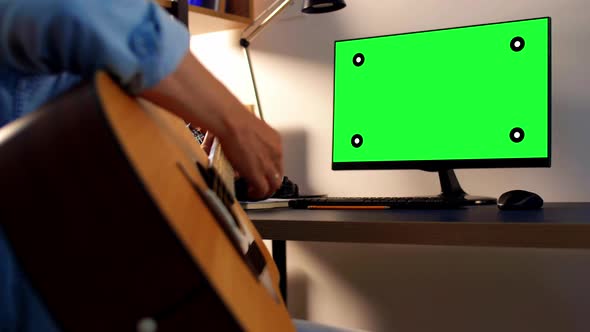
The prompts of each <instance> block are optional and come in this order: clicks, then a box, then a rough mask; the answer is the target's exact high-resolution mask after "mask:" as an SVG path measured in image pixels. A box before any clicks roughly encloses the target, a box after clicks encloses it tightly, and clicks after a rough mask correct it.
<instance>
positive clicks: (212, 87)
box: [141, 52, 283, 199]
mask: <svg viewBox="0 0 590 332" xmlns="http://www.w3.org/2000/svg"><path fill="white" fill-rule="evenodd" d="M141 96H142V97H144V98H146V99H148V100H150V101H151V102H153V103H155V104H158V105H159V106H161V107H163V108H164V109H167V110H169V111H170V112H172V113H174V114H176V115H177V116H179V117H180V118H182V119H183V120H185V121H187V122H190V123H192V124H193V125H195V126H199V127H201V128H203V129H206V130H208V131H211V132H212V133H213V134H214V135H215V136H217V137H218V138H219V140H220V141H221V144H222V146H223V150H224V151H225V155H226V156H227V158H228V160H229V161H230V162H231V164H232V166H234V169H235V170H236V171H237V172H238V173H239V174H240V176H241V177H243V178H244V179H246V181H247V183H248V185H249V195H248V196H249V197H250V198H252V199H263V198H266V197H270V196H271V195H272V194H273V193H274V192H275V191H276V190H277V189H278V188H279V187H280V185H281V182H282V181H281V180H282V178H283V155H282V145H281V138H280V136H279V134H278V133H277V132H276V131H275V130H274V129H272V128H271V127H270V126H268V125H267V124H266V123H265V122H263V121H261V120H260V119H258V118H257V117H256V116H254V115H253V114H251V113H250V112H249V111H248V110H247V108H246V107H245V106H244V105H242V103H241V102H240V101H239V100H238V99H237V98H236V97H235V96H234V95H233V94H231V92H229V90H227V88H226V87H225V86H224V85H223V84H221V82H219V81H218V80H217V79H216V78H215V77H214V76H213V75H211V73H209V71H207V69H206V68H205V67H203V65H202V64H201V63H200V62H199V61H197V59H195V58H194V57H193V56H192V55H191V54H190V52H189V53H187V54H186V56H185V57H184V59H183V60H182V61H181V63H180V65H179V66H178V67H177V68H176V70H175V71H174V73H172V74H171V75H169V76H168V77H166V78H165V79H163V80H162V81H160V82H159V83H158V84H157V85H156V86H154V87H152V88H150V89H148V90H146V91H144V92H143V93H141Z"/></svg>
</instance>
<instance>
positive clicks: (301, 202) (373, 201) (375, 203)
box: [289, 196, 465, 209]
mask: <svg viewBox="0 0 590 332" xmlns="http://www.w3.org/2000/svg"><path fill="white" fill-rule="evenodd" d="M464 205H465V204H464V203H462V202H460V201H457V200H449V199H445V198H442V197H439V196H428V197H322V198H306V199H295V200H292V201H289V207H291V208H293V209H355V208H359V209H362V208H367V209H371V208H375V209H456V208H460V207H462V206H464Z"/></svg>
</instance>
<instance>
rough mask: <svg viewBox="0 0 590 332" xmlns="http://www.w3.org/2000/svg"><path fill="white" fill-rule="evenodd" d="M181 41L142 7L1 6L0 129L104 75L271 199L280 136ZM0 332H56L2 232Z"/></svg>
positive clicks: (84, 2) (159, 14) (104, 2)
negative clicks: (206, 143)
mask: <svg viewBox="0 0 590 332" xmlns="http://www.w3.org/2000/svg"><path fill="white" fill-rule="evenodd" d="M188 39H189V35H188V32H187V30H186V28H185V27H184V26H182V25H181V24H180V23H178V22H176V21H175V20H172V19H171V18H170V16H169V15H168V14H167V13H166V12H165V11H164V10H162V9H161V8H160V7H159V6H158V5H156V4H155V3H152V2H149V1H145V0H67V1H66V0H0V126H3V125H5V124H7V123H8V122H10V121H12V120H14V119H16V118H18V117H20V116H23V115H25V114H27V113H29V112H31V111H33V110H35V109H37V108H38V107H39V106H41V104H43V103H45V102H47V101H48V100H50V99H52V98H54V97H56V96H57V95H59V94H60V93H62V92H65V91H66V90H68V89H69V88H71V87H72V86H73V85H75V84H77V83H79V82H80V81H82V80H84V79H89V78H91V77H92V76H93V75H94V73H95V72H96V71H98V70H106V71H107V72H108V73H109V74H110V75H112V76H113V77H114V78H115V79H116V80H117V81H118V82H119V83H120V84H121V86H122V87H124V88H125V89H126V90H127V91H128V92H130V93H131V94H134V95H138V96H141V97H143V98H146V99H148V100H150V101H152V102H154V103H156V104H158V105H160V106H161V107H163V108H164V109H167V110H169V111H171V112H172V113H174V114H176V115H178V116H179V117H181V118H183V119H184V120H186V121H188V122H190V123H192V124H194V125H197V126H199V127H201V128H204V129H205V130H208V131H210V132H212V133H213V134H214V135H216V136H217V137H218V138H219V139H220V141H221V143H222V144H223V147H224V152H225V154H226V156H227V157H228V159H229V160H230V162H232V163H233V164H234V165H235V169H236V171H237V172H238V173H239V174H240V175H241V176H242V177H243V178H245V179H246V181H247V183H248V184H249V186H250V187H249V196H250V197H252V198H264V197H268V196H270V195H271V194H272V193H273V192H274V191H276V189H278V188H279V186H280V184H281V179H282V174H283V166H282V150H281V141H280V137H279V134H278V133H277V132H276V131H275V130H273V129H272V128H271V127H269V126H268V125H267V124H265V123H264V122H262V121H260V120H259V119H257V118H256V117H255V116H253V115H252V114H251V113H250V112H248V111H247V110H246V109H245V108H244V106H243V105H242V104H241V103H240V102H239V101H238V99H236V98H235V97H234V96H233V95H232V94H231V93H230V92H229V91H228V90H227V89H226V88H225V87H224V86H223V85H222V84H221V83H220V82H219V81H217V80H216V79H215V78H214V77H213V76H212V75H211V74H210V73H209V72H208V71H207V70H206V69H205V68H204V67H203V66H202V65H201V64H200V63H199V62H198V61H197V60H196V59H195V58H194V57H193V56H192V55H191V54H190V52H189V50H188V45H189V40H188ZM196 101H198V102H196ZM80 111H81V112H82V111H84V110H80ZM238 161H239V162H238ZM297 324H298V328H299V330H300V331H304V330H306V331H320V330H322V331H323V329H321V328H319V327H315V326H312V325H310V324H309V323H305V322H298V323H297ZM0 331H2V332H9V331H10V332H12V331H43V332H52V331H58V329H57V327H56V326H55V323H54V322H53V321H52V318H51V317H50V316H49V314H48V313H47V309H46V308H44V306H43V305H42V303H41V302H40V300H39V299H38V298H37V295H36V294H35V292H34V290H33V289H32V287H31V286H30V285H29V283H28V281H27V278H26V276H24V275H23V274H22V272H21V271H20V269H19V266H18V264H17V263H16V261H15V259H14V256H13V254H12V252H11V248H10V246H9V245H8V243H7V241H6V239H5V237H4V234H3V233H2V228H1V227H0ZM325 331H328V330H325Z"/></svg>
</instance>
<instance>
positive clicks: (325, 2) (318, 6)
mask: <svg viewBox="0 0 590 332" xmlns="http://www.w3.org/2000/svg"><path fill="white" fill-rule="evenodd" d="M344 7H346V3H344V0H304V1H303V9H302V10H301V11H302V12H304V13H306V14H322V13H328V12H333V11H336V10H339V9H342V8H344Z"/></svg>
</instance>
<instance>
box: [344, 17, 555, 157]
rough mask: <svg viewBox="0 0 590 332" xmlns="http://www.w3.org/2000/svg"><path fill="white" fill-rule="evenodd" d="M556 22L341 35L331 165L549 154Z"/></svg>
mask: <svg viewBox="0 0 590 332" xmlns="http://www.w3.org/2000/svg"><path fill="white" fill-rule="evenodd" d="M549 26H550V19H549V18H540V19H532V20H524V21H516V22H506V23H496V24H487V25H480V26H471V27H462V28H453V29H445V30H436V31H427V32H417V33H408V34H401V35H392V36H381V37H372V38H364V39H355V40H346V41H337V42H335V54H334V128H333V130H334V132H333V162H334V163H339V162H397V161H445V160H480V159H510V158H548V154H549V148H548V146H549V75H550V73H549V54H550V53H549V48H550V47H549V43H550V41H549V38H550V37H549V35H550V34H549Z"/></svg>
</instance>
